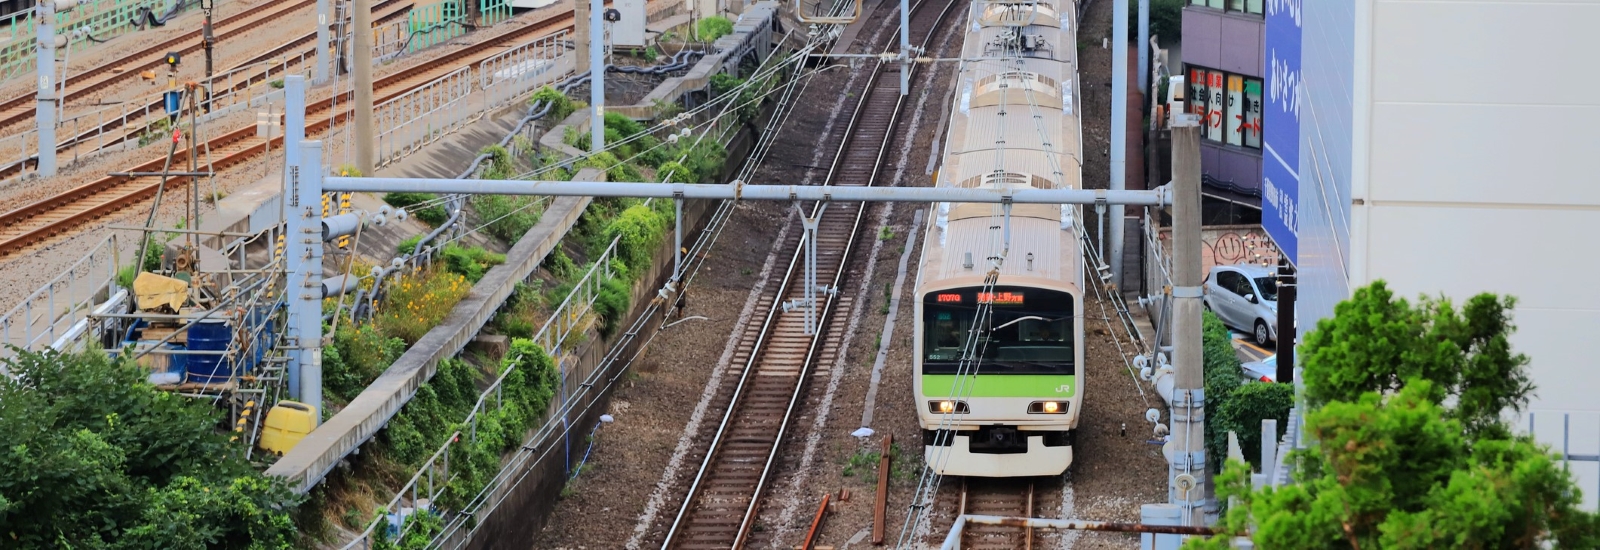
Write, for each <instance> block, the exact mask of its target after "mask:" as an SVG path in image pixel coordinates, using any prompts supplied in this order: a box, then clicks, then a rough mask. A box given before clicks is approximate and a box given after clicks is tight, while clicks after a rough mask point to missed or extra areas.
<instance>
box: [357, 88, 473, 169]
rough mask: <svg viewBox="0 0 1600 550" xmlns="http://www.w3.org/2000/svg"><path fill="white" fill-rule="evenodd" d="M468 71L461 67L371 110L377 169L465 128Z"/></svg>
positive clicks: (468, 91) (466, 120)
mask: <svg viewBox="0 0 1600 550" xmlns="http://www.w3.org/2000/svg"><path fill="white" fill-rule="evenodd" d="M471 93H472V67H462V68H460V69H456V70H454V71H451V72H450V74H447V75H444V76H441V77H439V78H437V79H435V80H433V81H432V82H429V83H427V84H423V85H422V86H419V87H417V88H416V89H413V90H411V91H409V92H406V93H405V94H402V95H400V96H398V97H395V98H394V99H390V100H388V101H385V102H383V103H380V104H378V106H377V107H376V108H374V109H373V111H374V112H373V114H374V116H373V121H374V123H375V124H376V125H377V127H378V128H379V131H378V143H377V150H378V166H379V167H383V166H386V165H388V164H389V163H390V162H393V161H395V160H398V159H399V158H400V157H403V156H406V155H408V154H411V153H412V152H414V151H416V150H418V149H420V148H421V147H422V146H423V145H427V144H429V143H433V141H434V140H437V139H439V138H440V137H443V136H444V135H445V134H448V133H450V132H454V131H455V130H457V129H459V128H461V127H462V126H465V125H466V123H467V122H468V120H469V119H470V118H472V117H471V113H470V112H469V110H468V109H466V108H465V107H466V101H467V96H468V95H469V94H471Z"/></svg>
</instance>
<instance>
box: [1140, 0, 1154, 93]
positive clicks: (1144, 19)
mask: <svg viewBox="0 0 1600 550" xmlns="http://www.w3.org/2000/svg"><path fill="white" fill-rule="evenodd" d="M1138 68H1139V91H1141V92H1144V93H1145V95H1153V94H1150V0H1139V67H1138ZM1149 99H1150V98H1146V100H1149Z"/></svg>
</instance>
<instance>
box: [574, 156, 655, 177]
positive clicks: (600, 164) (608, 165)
mask: <svg viewBox="0 0 1600 550" xmlns="http://www.w3.org/2000/svg"><path fill="white" fill-rule="evenodd" d="M577 168H578V169H583V168H599V169H601V170H605V171H606V180H607V181H623V182H627V181H640V180H642V179H644V176H643V175H641V174H640V173H639V170H638V169H636V168H634V167H633V166H630V165H628V164H627V163H625V162H622V161H621V160H618V159H617V156H616V155H613V154H611V152H610V151H601V152H599V153H595V154H593V155H589V157H588V158H585V159H583V160H580V161H578V164H577Z"/></svg>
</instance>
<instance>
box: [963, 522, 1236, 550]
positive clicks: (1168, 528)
mask: <svg viewBox="0 0 1600 550" xmlns="http://www.w3.org/2000/svg"><path fill="white" fill-rule="evenodd" d="M969 523H977V524H982V525H1008V526H1014V527H1028V528H1033V529H1062V530H1074V531H1111V532H1117V533H1151V534H1157V535H1199V536H1208V535H1213V534H1215V532H1214V531H1212V530H1211V529H1208V528H1205V527H1184V526H1180V525H1150V524H1147V523H1111V522H1105V521H1088V520H1082V519H1045V518H1023V517H1015V516H980V515H973V514H962V515H961V516H960V517H957V518H956V524H955V526H953V527H951V528H950V534H948V535H946V536H945V537H944V545H943V546H940V548H941V549H942V550H959V549H960V548H961V534H962V532H963V531H965V530H966V527H967V524H969Z"/></svg>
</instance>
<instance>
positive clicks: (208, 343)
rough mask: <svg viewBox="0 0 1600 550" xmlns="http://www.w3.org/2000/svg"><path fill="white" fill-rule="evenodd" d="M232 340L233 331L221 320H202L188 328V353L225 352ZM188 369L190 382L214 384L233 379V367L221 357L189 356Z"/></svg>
mask: <svg viewBox="0 0 1600 550" xmlns="http://www.w3.org/2000/svg"><path fill="white" fill-rule="evenodd" d="M232 340H233V330H232V329H231V328H229V327H228V324H227V322H225V321H223V320H222V319H204V320H201V321H196V322H195V323H194V324H193V325H192V326H190V327H189V350H190V351H227V350H228V343H229V342H231V341H232ZM188 368H189V381H190V382H198V383H201V384H214V383H220V382H227V381H228V379H230V378H232V377H233V365H231V364H229V363H228V361H227V358H226V356H223V355H210V354H196V355H190V356H189V365H188Z"/></svg>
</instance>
